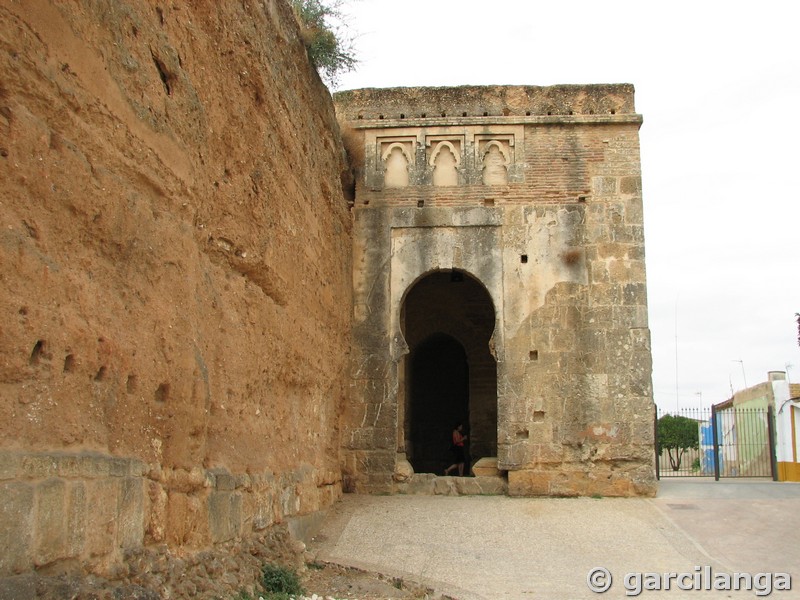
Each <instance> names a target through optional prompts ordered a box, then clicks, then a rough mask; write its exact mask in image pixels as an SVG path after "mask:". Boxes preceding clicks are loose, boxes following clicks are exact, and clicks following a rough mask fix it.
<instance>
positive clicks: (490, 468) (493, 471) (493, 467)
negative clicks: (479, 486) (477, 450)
mask: <svg viewBox="0 0 800 600" xmlns="http://www.w3.org/2000/svg"><path fill="white" fill-rule="evenodd" d="M472 472H473V474H474V475H475V476H476V477H497V476H499V475H500V469H498V468H497V457H496V456H495V457H489V456H486V457H484V458H482V459H480V460H479V461H478V462H476V463H475V464H474V465H473V466H472Z"/></svg>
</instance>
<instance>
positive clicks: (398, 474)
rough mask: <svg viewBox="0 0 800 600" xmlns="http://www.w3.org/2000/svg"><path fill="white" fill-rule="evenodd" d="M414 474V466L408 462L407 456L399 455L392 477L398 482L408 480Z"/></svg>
mask: <svg viewBox="0 0 800 600" xmlns="http://www.w3.org/2000/svg"><path fill="white" fill-rule="evenodd" d="M413 476H414V467H412V466H411V463H410V462H408V460H407V459H406V457H405V456H398V457H397V459H396V461H395V467H394V474H393V475H392V479H394V480H395V481H397V482H398V483H400V482H403V481H408V480H409V479H411V478H412V477H413Z"/></svg>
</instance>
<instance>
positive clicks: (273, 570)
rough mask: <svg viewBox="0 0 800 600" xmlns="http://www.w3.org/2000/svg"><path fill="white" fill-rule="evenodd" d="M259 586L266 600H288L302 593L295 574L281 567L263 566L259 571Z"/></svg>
mask: <svg viewBox="0 0 800 600" xmlns="http://www.w3.org/2000/svg"><path fill="white" fill-rule="evenodd" d="M261 586H262V587H263V588H264V592H266V594H267V595H266V596H265V598H267V599H268V600H288V599H289V597H290V596H300V595H302V594H303V593H304V592H303V587H302V586H301V585H300V579H299V578H298V577H297V573H295V572H294V570H292V569H290V568H288V567H284V566H281V565H272V564H266V565H264V567H263V568H262V569H261Z"/></svg>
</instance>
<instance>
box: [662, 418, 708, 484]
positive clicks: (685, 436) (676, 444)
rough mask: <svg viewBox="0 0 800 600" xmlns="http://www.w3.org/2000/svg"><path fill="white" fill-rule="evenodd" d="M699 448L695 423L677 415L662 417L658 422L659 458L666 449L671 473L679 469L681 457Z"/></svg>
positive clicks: (697, 429) (698, 434) (698, 437)
mask: <svg viewBox="0 0 800 600" xmlns="http://www.w3.org/2000/svg"><path fill="white" fill-rule="evenodd" d="M699 446H700V430H699V428H698V426H697V421H693V420H692V419H689V418H687V417H681V416H678V415H674V416H673V415H664V416H663V417H661V418H660V419H659V420H658V449H657V452H658V454H659V456H660V455H661V452H662V451H663V450H664V449H666V450H667V454H668V455H669V464H670V466H671V467H672V470H673V471H677V470H678V469H680V468H681V460H682V459H683V455H684V454H685V453H686V452H687V451H688V450H692V449H697V448H698V447H699Z"/></svg>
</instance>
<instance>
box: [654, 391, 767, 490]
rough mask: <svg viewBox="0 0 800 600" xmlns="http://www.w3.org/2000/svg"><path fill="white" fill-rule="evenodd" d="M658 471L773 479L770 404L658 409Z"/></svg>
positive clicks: (668, 474) (674, 474) (662, 473)
mask: <svg viewBox="0 0 800 600" xmlns="http://www.w3.org/2000/svg"><path fill="white" fill-rule="evenodd" d="M655 432H656V474H657V476H658V478H659V479H660V478H662V477H714V478H715V479H720V478H721V477H771V478H773V479H776V477H777V468H776V458H775V426H774V415H773V411H772V407H771V406H769V407H753V408H748V407H733V406H729V407H724V408H716V407H712V408H704V409H692V408H687V409H681V410H680V411H661V410H656V422H655Z"/></svg>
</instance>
